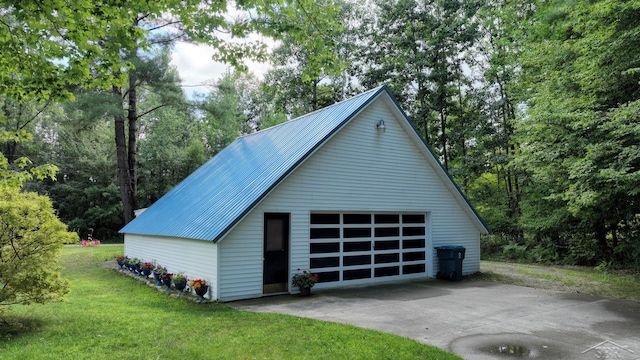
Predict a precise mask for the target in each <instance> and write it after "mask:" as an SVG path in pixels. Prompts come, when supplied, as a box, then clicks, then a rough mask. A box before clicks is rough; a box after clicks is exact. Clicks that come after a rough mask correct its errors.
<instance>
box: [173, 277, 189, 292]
mask: <svg viewBox="0 0 640 360" xmlns="http://www.w3.org/2000/svg"><path fill="white" fill-rule="evenodd" d="M173 285H174V286H175V287H176V290H178V291H179V292H180V294H182V292H183V291H184V288H186V287H187V276H186V275H185V274H184V273H183V272H179V273H177V274H175V275H174V276H173Z"/></svg>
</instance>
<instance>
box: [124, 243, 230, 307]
mask: <svg viewBox="0 0 640 360" xmlns="http://www.w3.org/2000/svg"><path fill="white" fill-rule="evenodd" d="M124 254H125V255H126V256H128V257H130V258H134V257H136V258H139V259H142V260H143V261H154V260H155V261H156V262H157V263H158V264H159V265H162V266H164V267H166V268H167V270H168V271H169V272H172V273H178V272H181V271H182V272H184V273H185V274H186V275H187V277H188V278H189V279H198V278H200V279H205V280H206V281H207V283H209V285H210V290H209V296H210V297H211V298H212V299H217V298H218V289H217V284H218V279H217V277H218V272H217V266H216V263H217V258H218V245H217V244H214V243H213V242H211V241H202V240H191V239H182V238H168V237H154V236H146V235H134V234H125V237H124Z"/></svg>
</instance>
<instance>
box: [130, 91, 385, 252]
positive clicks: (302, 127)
mask: <svg viewBox="0 0 640 360" xmlns="http://www.w3.org/2000/svg"><path fill="white" fill-rule="evenodd" d="M383 91H387V92H388V90H387V88H386V87H384V86H382V87H378V88H375V89H372V90H369V91H367V92H364V93H362V94H360V95H357V96H355V97H352V98H350V99H348V100H345V101H342V102H339V103H336V104H334V105H331V106H329V107H326V108H324V109H321V110H318V111H315V112H312V113H309V114H307V115H304V116H302V117H299V118H297V119H294V120H291V121H288V122H285V123H283V124H280V125H277V126H274V127H271V128H268V129H265V130H262V131H259V132H256V133H254V134H250V135H246V136H243V137H240V138H238V139H236V140H235V141H234V142H233V143H231V144H230V145H229V146H227V147H226V148H224V149H223V150H222V151H220V152H219V153H218V154H217V155H216V156H214V157H213V158H212V159H210V160H209V161H208V162H206V163H205V164H204V165H202V166H201V167H200V168H198V169H197V170H196V171H194V172H193V173H192V174H191V175H189V176H188V177H187V178H186V179H184V180H183V181H182V182H181V183H179V184H178V185H176V187H174V188H173V189H172V190H171V191H169V192H168V193H167V194H165V195H164V196H163V197H162V198H160V199H159V200H158V201H157V202H155V203H154V204H153V205H152V206H150V207H149V208H148V209H147V210H146V211H145V212H143V213H142V214H140V215H139V216H138V217H137V218H135V219H134V220H133V221H131V222H130V223H129V224H127V225H126V226H125V227H124V228H122V229H121V230H120V232H121V233H128V234H142V235H157V236H169V237H181V238H189V239H198V240H210V241H214V242H216V241H218V240H220V239H221V238H222V237H223V236H224V235H225V234H226V233H227V231H229V230H230V229H231V228H232V227H233V226H234V225H235V224H236V223H237V222H238V221H240V220H241V219H242V218H243V217H244V216H245V215H246V214H247V213H248V212H249V211H250V210H251V209H253V207H254V206H256V205H257V204H258V203H259V202H260V200H262V198H264V197H265V196H266V195H267V194H268V193H269V192H270V191H271V190H272V189H273V188H274V187H275V186H276V185H278V184H279V183H280V181H282V180H283V179H284V178H285V177H286V176H287V175H288V174H289V173H290V172H291V171H293V170H294V169H295V168H296V167H297V166H298V165H299V164H301V163H302V162H303V161H304V160H305V159H306V158H307V157H308V156H309V155H310V154H311V153H313V152H314V150H315V149H317V148H318V147H319V146H321V145H322V144H323V143H324V142H325V141H326V140H327V139H329V138H330V137H331V136H332V135H333V134H334V133H335V132H336V131H338V130H339V129H340V128H342V126H344V125H345V124H346V123H347V122H348V121H349V120H351V119H352V118H353V116H355V115H356V114H357V113H359V112H360V110H362V109H363V108H364V107H365V106H366V105H368V104H369V103H370V102H371V101H372V100H373V99H375V98H376V97H377V96H378V95H379V94H380V93H382V92H383Z"/></svg>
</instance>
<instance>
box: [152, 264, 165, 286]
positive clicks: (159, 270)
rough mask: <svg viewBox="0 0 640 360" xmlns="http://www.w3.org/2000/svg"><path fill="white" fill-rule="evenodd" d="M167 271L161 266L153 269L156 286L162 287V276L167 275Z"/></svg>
mask: <svg viewBox="0 0 640 360" xmlns="http://www.w3.org/2000/svg"><path fill="white" fill-rule="evenodd" d="M166 272H167V269H166V268H163V267H162V266H160V265H156V267H155V269H153V278H154V279H156V286H162V274H164V273H166Z"/></svg>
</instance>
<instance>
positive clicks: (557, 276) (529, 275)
mask: <svg viewBox="0 0 640 360" xmlns="http://www.w3.org/2000/svg"><path fill="white" fill-rule="evenodd" d="M480 271H481V275H479V277H478V278H479V279H481V280H489V281H497V282H501V283H509V284H515V285H524V286H530V287H536V288H541V289H548V290H558V291H563V292H569V293H580V294H587V295H595V296H607V297H614V298H618V299H628V300H634V301H638V302H640V274H637V273H632V272H628V271H619V270H618V271H616V270H606V269H597V268H590V267H581V266H554V265H535V264H520V263H506V262H497V261H485V260H483V261H482V263H481V266H480Z"/></svg>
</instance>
